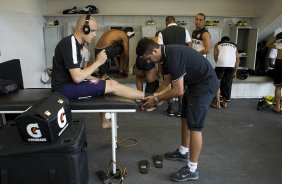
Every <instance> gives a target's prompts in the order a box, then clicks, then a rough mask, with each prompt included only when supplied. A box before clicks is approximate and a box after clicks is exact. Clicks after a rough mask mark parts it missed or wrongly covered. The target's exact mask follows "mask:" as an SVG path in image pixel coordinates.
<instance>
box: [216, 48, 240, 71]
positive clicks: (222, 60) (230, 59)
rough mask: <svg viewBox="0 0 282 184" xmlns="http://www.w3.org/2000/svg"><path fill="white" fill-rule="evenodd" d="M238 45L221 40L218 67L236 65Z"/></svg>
mask: <svg viewBox="0 0 282 184" xmlns="http://www.w3.org/2000/svg"><path fill="white" fill-rule="evenodd" d="M236 53H237V47H236V45H235V44H233V43H232V42H219V44H218V60H217V62H216V67H234V66H235V63H236Z"/></svg>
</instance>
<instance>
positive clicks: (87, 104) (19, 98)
mask: <svg viewBox="0 0 282 184" xmlns="http://www.w3.org/2000/svg"><path fill="white" fill-rule="evenodd" d="M51 93H52V92H51V90H50V89H34V88H33V89H19V90H18V91H16V92H13V93H10V94H7V95H0V114H1V117H2V122H3V124H5V123H6V119H5V114H11V113H12V114H17V113H22V112H24V111H25V110H26V109H27V108H28V107H30V106H31V105H33V104H35V103H37V102H38V101H40V100H41V99H43V98H45V97H48V96H49V95H51ZM136 107H137V105H136V103H135V102H134V101H133V100H130V99H127V98H122V97H117V96H113V95H105V96H102V97H97V98H86V99H76V100H70V108H71V112H72V113H100V112H105V113H106V118H107V119H109V120H110V121H111V125H112V129H111V134H112V161H113V174H116V148H117V113H125V112H136Z"/></svg>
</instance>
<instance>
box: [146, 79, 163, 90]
mask: <svg viewBox="0 0 282 184" xmlns="http://www.w3.org/2000/svg"><path fill="white" fill-rule="evenodd" d="M159 85H160V84H159V81H158V80H155V81H154V82H151V83H148V82H147V83H146V87H145V93H154V92H155V91H156V90H157V89H158V88H159Z"/></svg>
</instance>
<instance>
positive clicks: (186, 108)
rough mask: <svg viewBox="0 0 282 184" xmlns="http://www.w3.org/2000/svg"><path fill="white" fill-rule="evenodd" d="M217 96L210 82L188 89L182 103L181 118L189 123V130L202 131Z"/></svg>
mask: <svg viewBox="0 0 282 184" xmlns="http://www.w3.org/2000/svg"><path fill="white" fill-rule="evenodd" d="M214 96H215V92H212V91H211V90H210V89H209V84H208V81H206V82H203V83H200V84H195V85H191V86H189V87H187V89H186V90H185V94H184V96H183V101H182V109H181V118H185V119H186V121H187V125H188V129H189V130H193V131H202V129H203V128H204V123H205V118H206V114H207V111H208V108H209V106H210V104H211V102H212V100H213V98H214Z"/></svg>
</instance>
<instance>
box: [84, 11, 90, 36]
mask: <svg viewBox="0 0 282 184" xmlns="http://www.w3.org/2000/svg"><path fill="white" fill-rule="evenodd" d="M90 16H91V14H88V15H86V19H85V23H84V25H83V27H82V31H83V33H84V34H86V35H88V34H89V33H90V27H89V19H90Z"/></svg>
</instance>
